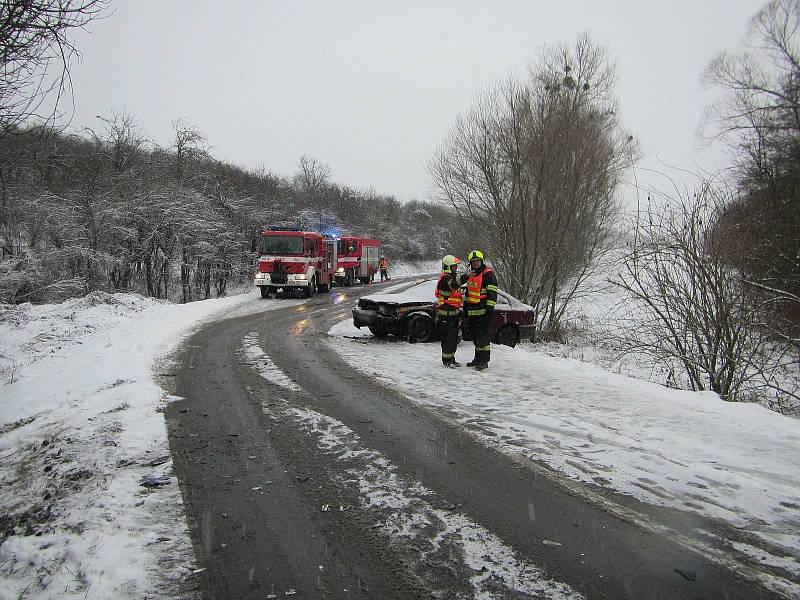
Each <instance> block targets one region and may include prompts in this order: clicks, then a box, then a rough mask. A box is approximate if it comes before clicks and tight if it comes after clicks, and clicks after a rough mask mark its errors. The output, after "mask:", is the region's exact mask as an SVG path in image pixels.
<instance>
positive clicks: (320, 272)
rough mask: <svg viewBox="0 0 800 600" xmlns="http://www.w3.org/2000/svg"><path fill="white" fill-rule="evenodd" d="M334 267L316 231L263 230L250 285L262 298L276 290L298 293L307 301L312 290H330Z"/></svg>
mask: <svg viewBox="0 0 800 600" xmlns="http://www.w3.org/2000/svg"><path fill="white" fill-rule="evenodd" d="M335 265H336V262H335V261H334V257H333V256H332V254H331V251H330V247H328V246H326V245H325V244H324V243H323V239H322V235H321V234H319V233H317V232H316V231H300V230H297V229H288V228H280V227H265V228H263V229H262V230H261V240H260V243H259V247H258V269H257V271H256V274H255V279H254V284H255V285H256V286H258V288H259V289H260V290H261V297H262V298H268V297H269V295H270V293H273V292H274V293H277V292H278V291H279V290H280V291H284V292H286V291H290V290H298V291H300V292H302V294H303V295H304V296H305V297H306V298H310V297H311V296H312V295H313V294H314V293H315V292H316V291H320V292H327V291H328V290H330V288H331V286H332V285H333V277H334V272H335V270H336V267H335Z"/></svg>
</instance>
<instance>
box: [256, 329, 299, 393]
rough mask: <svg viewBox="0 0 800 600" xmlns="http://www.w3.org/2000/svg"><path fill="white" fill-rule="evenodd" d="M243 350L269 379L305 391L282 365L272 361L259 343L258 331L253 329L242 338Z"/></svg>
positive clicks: (276, 383) (289, 387) (294, 390)
mask: <svg viewBox="0 0 800 600" xmlns="http://www.w3.org/2000/svg"><path fill="white" fill-rule="evenodd" d="M242 352H243V353H244V355H245V356H246V357H247V359H248V360H250V361H251V362H252V363H253V365H254V366H256V367H257V368H258V372H259V374H260V375H261V377H263V378H264V379H266V380H267V381H269V382H271V383H274V384H275V385H279V386H281V387H283V388H286V389H287V390H291V391H293V392H302V391H303V388H301V387H300V386H299V385H297V384H296V383H295V382H294V381H292V380H291V379H290V378H289V377H288V376H287V375H286V373H284V372H283V371H281V369H280V367H278V365H276V364H275V363H274V362H272V359H270V357H269V356H267V355H266V354H265V353H264V351H263V350H262V349H261V347H260V346H259V345H258V332H256V331H252V332H250V333H248V334H247V335H246V336H245V337H244V338H243V339H242Z"/></svg>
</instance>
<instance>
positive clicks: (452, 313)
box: [436, 308, 459, 317]
mask: <svg viewBox="0 0 800 600" xmlns="http://www.w3.org/2000/svg"><path fill="white" fill-rule="evenodd" d="M458 313H459V311H458V309H457V308H455V309H453V310H448V309H446V308H437V309H436V314H437V315H439V316H440V317H454V316H456V315H457V314H458Z"/></svg>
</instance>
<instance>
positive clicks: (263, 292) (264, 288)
mask: <svg viewBox="0 0 800 600" xmlns="http://www.w3.org/2000/svg"><path fill="white" fill-rule="evenodd" d="M259 289H260V290H261V297H262V298H269V288H268V287H267V286H265V285H262V286H261V287H260V288H259Z"/></svg>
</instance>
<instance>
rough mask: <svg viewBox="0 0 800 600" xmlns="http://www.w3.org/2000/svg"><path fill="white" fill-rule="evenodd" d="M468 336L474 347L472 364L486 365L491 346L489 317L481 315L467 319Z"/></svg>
mask: <svg viewBox="0 0 800 600" xmlns="http://www.w3.org/2000/svg"><path fill="white" fill-rule="evenodd" d="M468 320H469V334H470V336H472V343H473V344H474V345H475V358H474V359H473V360H472V362H474V363H476V364H487V363H488V362H489V354H490V349H491V344H492V336H491V334H490V330H491V317H490V316H489V315H481V316H479V317H468Z"/></svg>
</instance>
